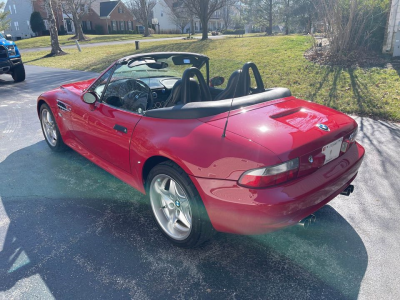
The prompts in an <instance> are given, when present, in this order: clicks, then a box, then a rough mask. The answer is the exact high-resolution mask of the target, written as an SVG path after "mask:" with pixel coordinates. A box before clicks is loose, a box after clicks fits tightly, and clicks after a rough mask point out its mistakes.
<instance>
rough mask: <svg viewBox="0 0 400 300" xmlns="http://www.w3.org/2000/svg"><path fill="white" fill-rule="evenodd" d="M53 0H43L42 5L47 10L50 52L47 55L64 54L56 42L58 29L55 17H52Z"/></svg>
mask: <svg viewBox="0 0 400 300" xmlns="http://www.w3.org/2000/svg"><path fill="white" fill-rule="evenodd" d="M54 3H55V0H44V7H45V9H46V12H47V16H48V21H49V31H50V41H51V52H50V54H49V56H56V55H64V54H66V53H65V52H64V51H62V50H61V47H60V43H59V42H58V30H57V23H56V18H55V17H54V10H53V4H54Z"/></svg>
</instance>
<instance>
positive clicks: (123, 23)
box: [119, 21, 125, 30]
mask: <svg viewBox="0 0 400 300" xmlns="http://www.w3.org/2000/svg"><path fill="white" fill-rule="evenodd" d="M119 28H120V29H121V30H125V22H124V21H120V22H119Z"/></svg>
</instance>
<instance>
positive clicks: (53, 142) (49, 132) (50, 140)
mask: <svg viewBox="0 0 400 300" xmlns="http://www.w3.org/2000/svg"><path fill="white" fill-rule="evenodd" d="M40 124H41V125H42V131H43V135H44V138H45V140H46V143H47V145H49V147H50V149H51V150H53V151H56V152H61V151H64V150H65V149H66V148H67V146H66V145H65V144H64V141H63V140H62V137H61V134H60V131H59V130H58V127H57V123H56V120H55V119H54V115H53V113H52V112H51V109H50V107H49V106H48V105H47V104H42V106H40Z"/></svg>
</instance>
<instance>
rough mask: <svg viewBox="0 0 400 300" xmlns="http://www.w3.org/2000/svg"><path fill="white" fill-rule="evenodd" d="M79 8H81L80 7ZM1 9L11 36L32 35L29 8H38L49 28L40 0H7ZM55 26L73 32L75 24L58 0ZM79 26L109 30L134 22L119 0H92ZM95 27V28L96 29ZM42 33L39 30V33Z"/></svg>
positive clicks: (101, 31) (133, 25)
mask: <svg viewBox="0 0 400 300" xmlns="http://www.w3.org/2000/svg"><path fill="white" fill-rule="evenodd" d="M83 9H85V8H84V7H83ZM4 10H5V11H7V12H9V15H8V19H9V20H10V25H11V26H10V27H9V28H8V29H7V30H5V33H6V34H11V35H12V36H13V38H14V39H25V38H30V37H34V36H36V33H35V32H33V31H32V30H31V28H30V22H29V20H30V17H31V14H32V12H34V11H38V12H39V13H40V14H41V16H42V18H43V21H44V24H45V27H46V30H48V29H49V23H48V21H47V12H46V10H45V8H44V0H7V2H6V6H5V9H4ZM53 10H54V15H55V19H56V23H57V28H58V29H59V30H60V28H61V26H63V27H64V29H65V30H66V32H67V33H69V34H74V33H75V28H74V24H73V22H72V20H71V19H70V18H69V16H68V15H67V14H65V13H63V10H62V5H61V2H59V4H58V5H54V6H53ZM82 20H83V22H82V28H83V30H84V32H86V33H97V34H109V33H114V32H121V31H123V32H126V31H132V30H135V29H136V25H137V22H136V21H135V20H134V17H133V15H132V13H131V12H130V11H129V9H128V8H127V7H126V6H125V4H124V3H123V2H122V1H105V0H96V1H95V2H94V3H92V5H91V8H90V10H89V12H88V14H87V15H85V16H83V18H82ZM96 29H97V30H96ZM39 34H42V33H39Z"/></svg>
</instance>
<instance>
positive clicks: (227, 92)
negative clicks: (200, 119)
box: [215, 70, 242, 100]
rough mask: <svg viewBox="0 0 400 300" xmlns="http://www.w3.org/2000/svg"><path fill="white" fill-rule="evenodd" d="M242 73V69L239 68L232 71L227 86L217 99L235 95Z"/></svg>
mask: <svg viewBox="0 0 400 300" xmlns="http://www.w3.org/2000/svg"><path fill="white" fill-rule="evenodd" d="M241 73H242V70H237V71H235V72H233V73H232V75H231V77H229V80H228V84H227V85H226V88H225V89H224V90H223V91H222V92H221V93H220V94H219V95H218V96H217V97H216V98H215V100H223V99H230V98H234V97H235V94H236V90H237V87H238V82H239V78H240V75H241Z"/></svg>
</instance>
